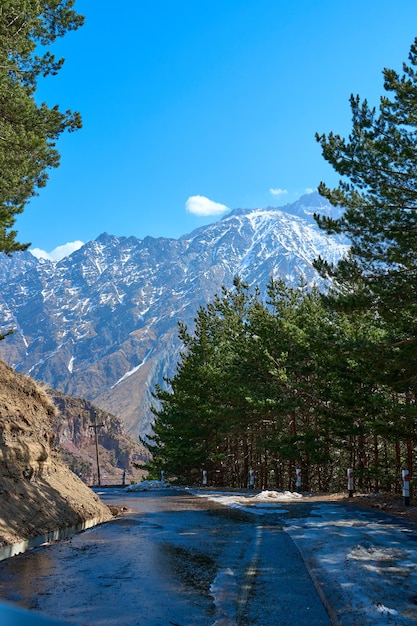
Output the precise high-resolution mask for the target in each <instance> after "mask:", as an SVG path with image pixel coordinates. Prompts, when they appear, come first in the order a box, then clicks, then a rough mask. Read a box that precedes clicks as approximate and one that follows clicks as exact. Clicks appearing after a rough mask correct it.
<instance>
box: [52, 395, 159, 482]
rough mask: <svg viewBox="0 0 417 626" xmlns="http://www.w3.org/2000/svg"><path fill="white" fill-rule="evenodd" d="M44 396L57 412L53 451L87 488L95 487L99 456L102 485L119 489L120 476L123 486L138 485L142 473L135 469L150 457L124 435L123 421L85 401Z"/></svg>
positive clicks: (67, 397) (65, 397)
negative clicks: (114, 486)
mask: <svg viewBox="0 0 417 626" xmlns="http://www.w3.org/2000/svg"><path fill="white" fill-rule="evenodd" d="M47 392H48V396H49V397H50V398H51V400H52V401H53V403H54V405H55V406H56V407H57V409H58V415H57V416H56V418H55V419H54V421H53V432H54V435H55V447H56V449H57V450H58V451H59V453H60V455H61V458H62V460H63V461H64V463H65V464H66V465H67V466H68V467H69V468H70V469H71V471H73V472H74V473H75V474H77V476H79V477H80V478H81V479H82V480H83V481H84V482H86V483H87V484H89V485H91V484H97V482H98V471H97V453H98V457H99V471H100V478H101V480H100V482H101V484H102V485H106V484H120V485H121V484H122V481H123V476H124V477H125V481H126V484H129V483H130V482H131V481H134V482H140V480H141V477H142V476H143V474H144V472H143V471H141V470H138V469H137V468H136V467H135V466H136V465H143V464H144V463H145V462H146V460H147V459H148V458H149V453H148V451H147V450H146V449H145V447H144V446H143V445H142V444H140V443H139V442H137V441H135V440H134V439H132V438H131V437H129V436H128V435H126V433H125V428H124V424H123V422H122V420H120V419H119V418H117V417H115V416H114V415H111V414H110V413H107V412H106V411H103V410H102V409H99V408H98V407H96V406H94V405H93V404H91V402H89V401H88V400H84V399H82V398H73V397H72V396H67V395H66V394H63V393H61V392H59V391H56V390H53V389H48V390H47ZM95 429H97V448H96V441H95Z"/></svg>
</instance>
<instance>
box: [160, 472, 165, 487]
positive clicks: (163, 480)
mask: <svg viewBox="0 0 417 626" xmlns="http://www.w3.org/2000/svg"><path fill="white" fill-rule="evenodd" d="M164 482H165V472H164V470H161V483H162V484H164Z"/></svg>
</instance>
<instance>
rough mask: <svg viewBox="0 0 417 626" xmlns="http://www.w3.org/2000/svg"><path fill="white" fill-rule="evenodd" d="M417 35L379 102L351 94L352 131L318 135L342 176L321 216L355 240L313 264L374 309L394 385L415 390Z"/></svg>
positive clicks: (343, 297) (343, 300) (352, 299)
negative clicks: (332, 213) (333, 209)
mask: <svg viewBox="0 0 417 626" xmlns="http://www.w3.org/2000/svg"><path fill="white" fill-rule="evenodd" d="M416 68H417V39H416V40H415V42H414V43H413V45H412V46H411V50H410V54H409V64H406V63H404V64H403V73H402V74H401V75H399V74H398V73H397V72H395V71H394V70H391V69H385V70H384V72H383V75H384V89H385V91H386V95H384V96H383V97H381V99H380V104H379V108H378V109H376V108H372V107H370V106H369V104H368V102H367V101H366V100H363V101H361V99H360V98H359V96H356V97H354V96H352V97H351V108H352V131H351V133H350V135H349V138H348V139H347V140H346V139H343V138H342V137H340V136H339V135H337V134H333V133H330V134H329V135H318V136H317V139H318V141H319V142H320V144H321V146H322V150H323V156H324V158H325V159H326V160H327V161H328V162H329V163H330V164H331V165H332V166H333V168H334V169H335V170H336V172H338V173H339V174H340V175H341V176H342V179H341V181H340V183H339V185H338V187H337V188H336V189H333V190H332V189H329V188H328V187H327V186H326V185H325V184H323V183H321V184H320V187H319V191H320V193H321V194H322V195H324V196H325V197H326V198H327V199H328V200H329V201H330V202H331V203H332V204H334V205H338V206H342V207H344V208H345V213H344V215H343V216H342V217H341V218H340V219H337V220H332V219H329V218H326V217H324V218H320V217H318V216H317V221H318V223H319V225H320V227H321V228H323V229H325V230H326V231H327V232H328V233H342V234H345V235H347V237H348V238H349V239H350V242H351V249H350V253H349V255H348V256H347V257H346V258H344V259H341V260H340V261H339V262H338V263H337V264H336V265H330V264H328V263H326V262H325V261H323V260H322V259H318V260H317V262H316V267H317V268H318V269H319V271H320V272H321V273H322V274H323V275H329V276H331V277H332V278H333V280H334V281H335V282H334V284H335V290H334V291H333V292H331V294H330V296H331V297H330V301H332V304H333V305H334V306H338V307H339V308H344V309H345V310H367V311H373V312H374V313H375V315H376V316H377V317H378V319H379V320H381V324H383V325H384V332H385V333H386V343H387V345H388V346H390V347H391V353H390V354H387V355H386V357H387V359H388V360H389V361H390V362H391V368H390V372H389V377H390V378H391V383H392V384H395V385H396V390H397V391H403V392H406V391H410V387H413V384H414V381H415V380H416V377H417V369H416V367H415V359H414V355H415V350H416V342H417V73H416Z"/></svg>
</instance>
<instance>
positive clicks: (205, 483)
mask: <svg viewBox="0 0 417 626" xmlns="http://www.w3.org/2000/svg"><path fill="white" fill-rule="evenodd" d="M203 485H204V486H206V485H207V470H203Z"/></svg>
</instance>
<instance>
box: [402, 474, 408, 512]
mask: <svg viewBox="0 0 417 626" xmlns="http://www.w3.org/2000/svg"><path fill="white" fill-rule="evenodd" d="M402 475H403V498H404V506H410V472H409V471H408V470H407V469H405V470H403V471H402Z"/></svg>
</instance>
